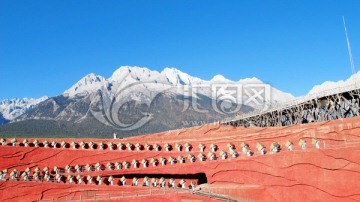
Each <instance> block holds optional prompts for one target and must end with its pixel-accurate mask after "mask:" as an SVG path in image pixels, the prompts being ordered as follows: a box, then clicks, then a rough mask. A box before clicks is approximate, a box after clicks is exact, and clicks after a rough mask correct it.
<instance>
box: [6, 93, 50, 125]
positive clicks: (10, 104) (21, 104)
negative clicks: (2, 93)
mask: <svg viewBox="0 0 360 202" xmlns="http://www.w3.org/2000/svg"><path fill="white" fill-rule="evenodd" d="M48 98H49V97H48V96H43V97H40V98H37V99H36V98H26V97H25V98H12V99H5V100H2V101H1V102H0V115H1V116H2V117H4V118H5V119H6V120H9V121H11V120H13V119H15V118H16V117H18V116H20V115H21V114H23V113H25V112H26V111H27V110H30V109H32V108H33V107H34V106H35V105H37V104H39V103H40V102H42V101H44V100H47V99H48ZM0 119H1V118H0ZM0 122H1V120H0ZM0 124H1V123H0Z"/></svg>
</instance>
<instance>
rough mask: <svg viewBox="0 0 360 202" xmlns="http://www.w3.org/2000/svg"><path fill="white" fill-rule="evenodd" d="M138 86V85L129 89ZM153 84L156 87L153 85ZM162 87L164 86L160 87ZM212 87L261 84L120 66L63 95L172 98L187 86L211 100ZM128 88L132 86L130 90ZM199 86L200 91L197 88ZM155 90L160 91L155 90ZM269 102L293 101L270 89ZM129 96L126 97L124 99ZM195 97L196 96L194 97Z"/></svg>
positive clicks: (90, 77) (92, 76) (88, 78)
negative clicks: (156, 93) (155, 94)
mask: <svg viewBox="0 0 360 202" xmlns="http://www.w3.org/2000/svg"><path fill="white" fill-rule="evenodd" d="M137 83H141V85H136V86H134V85H131V84H137ZM154 84H156V85H154ZM161 84H163V85H161ZM212 84H241V85H243V86H245V85H248V84H264V83H263V82H262V81H261V80H259V79H257V78H256V77H253V78H245V79H240V80H239V81H237V82H236V81H231V80H229V79H227V78H225V77H224V76H222V75H216V76H214V77H213V78H212V79H211V80H202V79H200V78H197V77H193V76H190V75H189V74H187V73H184V72H182V71H180V70H178V69H176V68H168V67H167V68H164V70H163V71H161V72H158V71H153V70H149V69H148V68H143V67H137V66H121V67H119V68H118V69H117V70H116V71H115V72H114V73H113V74H112V76H111V77H110V78H108V79H105V78H104V77H102V76H99V75H96V74H89V75H87V76H85V77H84V78H82V79H81V80H80V81H79V82H77V83H76V84H75V85H73V86H72V87H71V88H70V89H68V90H66V91H65V93H64V95H67V96H70V97H73V96H75V95H79V94H80V95H83V94H89V93H91V92H95V91H97V90H102V91H103V92H104V91H105V92H107V93H109V95H111V94H112V95H116V94H118V93H119V92H121V93H122V95H125V96H123V97H131V93H132V92H136V91H138V92H143V93H144V94H145V93H146V92H145V91H151V90H152V91H159V92H160V91H162V90H164V89H168V88H167V87H169V86H170V87H171V89H170V91H169V92H172V93H175V94H181V93H184V91H183V89H184V87H186V86H188V87H189V86H198V88H197V89H196V90H197V92H196V93H200V94H202V95H206V96H208V97H210V96H211V95H212V93H213V92H212V89H211V85H212ZM128 86H131V88H130V89H126V88H129V87H128ZM199 86H200V87H199ZM156 87H158V88H159V89H156ZM270 90H271V92H270V94H271V99H272V100H271V101H269V100H268V101H267V102H270V103H279V102H283V101H289V100H291V99H294V97H293V96H292V95H291V94H289V93H284V92H282V91H280V90H278V89H275V88H272V87H270ZM127 95H128V96H127ZM193 96H195V97H197V95H193Z"/></svg>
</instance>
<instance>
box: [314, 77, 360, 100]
mask: <svg viewBox="0 0 360 202" xmlns="http://www.w3.org/2000/svg"><path fill="white" fill-rule="evenodd" d="M355 82H357V83H360V71H358V72H357V73H356V74H354V75H352V76H350V78H348V79H346V80H345V81H343V80H340V81H336V82H334V81H325V82H324V83H322V84H320V85H315V86H314V87H313V88H312V89H311V90H310V91H309V93H308V95H311V94H316V93H320V92H324V91H328V90H332V89H336V88H341V87H345V86H350V85H353V84H355Z"/></svg>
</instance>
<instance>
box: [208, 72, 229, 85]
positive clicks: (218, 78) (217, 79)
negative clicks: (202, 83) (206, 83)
mask: <svg viewBox="0 0 360 202" xmlns="http://www.w3.org/2000/svg"><path fill="white" fill-rule="evenodd" d="M210 82H221V83H233V82H234V81H231V80H229V79H227V78H225V77H224V76H223V75H220V74H217V75H215V76H214V77H213V78H212V79H211V80H210Z"/></svg>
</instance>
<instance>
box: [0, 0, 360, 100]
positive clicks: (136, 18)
mask: <svg viewBox="0 0 360 202" xmlns="http://www.w3.org/2000/svg"><path fill="white" fill-rule="evenodd" d="M358 8H360V1H358V0H354V1H346V0H342V1H340V0H338V1H335V0H333V1H320V0H318V1H305V0H302V1H291V0H284V1H267V0H266V1H265V0H264V1H258V0H248V1H241V0H236V1H235V0H233V1H232V0H227V1H202V0H196V1H188V0H181V1H180V0H179V1H175V0H170V1H169V0H163V1H155V0H153V1H147V0H144V1H142V0H135V1H120V0H106V1H100V0H98V1H91V0H87V1H85V0H84V1H81V0H77V1H66V0H58V1H55V0H53V1H47V0H46V1H40V0H36V1H29V0H27V1H18V0H0V27H1V31H0V79H1V84H2V85H1V86H2V88H1V91H0V92H1V93H0V99H4V98H13V97H40V96H42V95H49V96H54V95H57V94H60V93H62V92H63V91H64V90H66V89H68V88H69V87H71V86H72V85H73V84H74V83H75V82H77V81H78V80H79V79H80V78H82V77H83V76H85V75H86V74H88V73H91V72H94V73H97V74H100V75H102V76H104V77H106V78H107V77H109V76H110V75H111V74H112V72H113V71H114V70H115V69H117V68H118V67H119V66H121V65H137V66H145V67H148V68H150V69H153V70H158V71H161V70H162V69H163V68H164V67H176V68H178V69H180V70H181V71H183V72H186V73H189V74H190V75H192V76H197V77H200V78H203V79H211V78H212V77H213V76H214V75H216V74H222V75H224V76H225V77H227V78H229V79H231V80H239V79H241V78H246V77H254V76H255V77H258V78H259V79H261V80H263V81H264V82H267V83H269V84H271V85H273V86H275V87H276V88H278V89H280V90H283V91H285V92H290V93H292V94H294V95H295V96H299V95H304V94H306V93H307V92H308V91H309V90H310V89H311V87H312V86H313V85H315V84H320V83H322V82H323V81H326V80H333V81H336V80H339V79H346V78H348V77H349V76H350V74H351V70H350V65H349V58H348V54H347V46H346V40H345V34H344V30H343V25H342V19H341V16H342V15H344V16H345V19H346V23H347V28H348V31H349V37H350V41H351V45H352V51H353V56H354V61H355V66H356V65H357V64H360V37H359V36H360V12H359V11H358Z"/></svg>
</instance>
